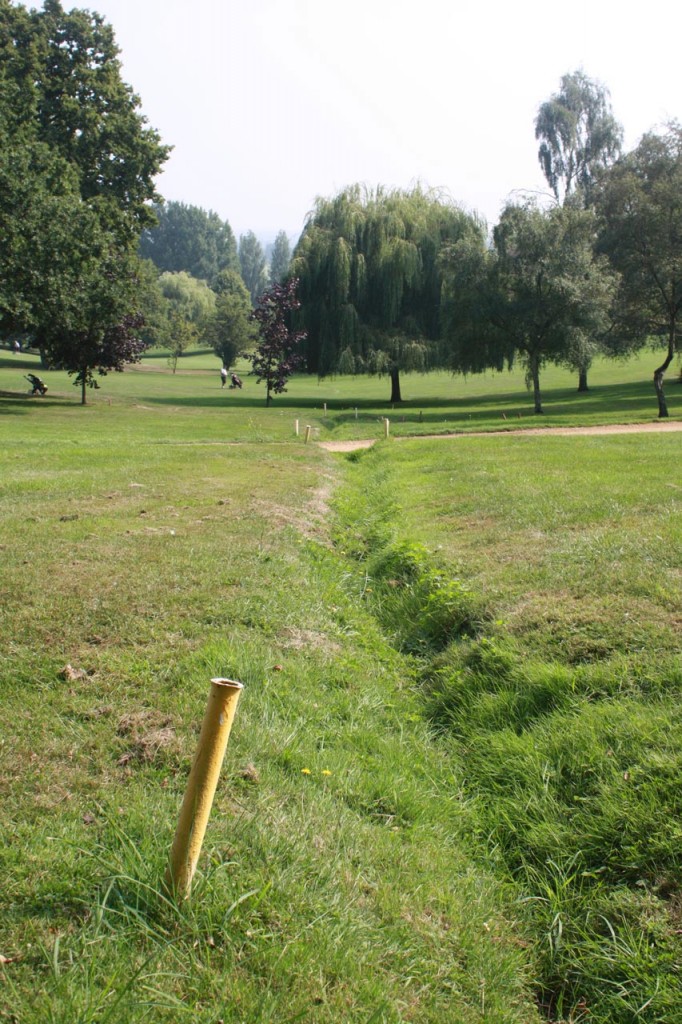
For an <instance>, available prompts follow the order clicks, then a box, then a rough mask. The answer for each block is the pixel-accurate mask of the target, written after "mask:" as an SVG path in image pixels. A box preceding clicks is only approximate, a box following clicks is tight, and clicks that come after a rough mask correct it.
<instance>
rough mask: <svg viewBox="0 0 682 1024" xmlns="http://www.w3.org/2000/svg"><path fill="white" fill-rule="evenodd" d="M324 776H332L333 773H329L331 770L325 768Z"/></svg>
mask: <svg viewBox="0 0 682 1024" xmlns="http://www.w3.org/2000/svg"><path fill="white" fill-rule="evenodd" d="M322 774H323V775H331V772H330V771H329V769H328V768H323V769H322Z"/></svg>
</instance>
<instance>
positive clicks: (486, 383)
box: [0, 351, 682, 442]
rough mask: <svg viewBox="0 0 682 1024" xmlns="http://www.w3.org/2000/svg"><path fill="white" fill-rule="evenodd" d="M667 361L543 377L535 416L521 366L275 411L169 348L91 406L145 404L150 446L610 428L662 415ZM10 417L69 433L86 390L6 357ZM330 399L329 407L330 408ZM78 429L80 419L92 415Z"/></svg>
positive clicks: (112, 379)
mask: <svg viewBox="0 0 682 1024" xmlns="http://www.w3.org/2000/svg"><path fill="white" fill-rule="evenodd" d="M659 361H660V354H659V353H658V352H655V351H644V352H642V353H640V354H638V355H637V356H634V357H633V358H631V359H629V360H628V361H627V362H614V361H611V360H605V359H600V360H597V361H596V362H595V365H594V367H593V368H592V370H591V371H590V390H589V391H588V392H587V393H586V394H578V392H577V388H576V380H575V374H573V373H572V372H570V371H568V370H565V369H563V368H561V367H547V369H546V370H545V371H544V372H543V394H544V407H545V415H543V416H536V415H534V413H533V406H532V395H531V394H530V393H529V392H528V390H527V389H526V387H525V384H524V375H523V372H522V370H521V369H515V370H514V371H513V372H511V373H509V372H504V373H486V374H482V375H478V376H472V377H468V378H462V377H453V376H452V375H450V374H447V373H443V372H434V373H429V374H405V375H404V376H403V388H402V393H403V399H404V401H403V403H402V404H401V405H400V406H399V407H396V408H392V407H391V406H390V404H389V402H388V397H389V395H390V382H389V380H388V378H382V379H377V378H373V377H364V376H360V377H333V378H326V379H324V380H322V381H318V379H317V378H316V377H308V376H294V377H293V378H292V379H291V381H290V382H289V388H288V391H287V393H286V394H284V395H281V396H278V397H276V398H275V399H274V401H273V405H272V407H271V408H270V409H266V408H265V402H264V394H265V393H264V386H263V385H257V384H256V382H255V379H254V378H253V377H251V376H249V375H248V366H246V365H245V366H243V367H240V373H241V374H242V377H243V379H244V388H243V390H242V391H232V390H230V389H229V388H226V389H224V390H222V389H221V387H220V379H219V367H220V363H219V360H218V359H217V358H216V356H215V355H214V354H213V353H208V352H205V351H200V352H197V353H194V354H191V355H188V356H185V357H183V358H182V359H181V360H180V361H179V363H178V370H177V373H175V374H171V373H170V371H169V370H168V367H167V363H166V358H165V355H164V354H163V353H153V354H151V355H149V356H147V357H145V359H144V360H143V362H142V363H141V364H140V365H138V366H134V367H131V368H130V369H129V370H127V371H126V372H125V373H124V374H109V375H107V376H106V377H105V378H103V379H101V388H100V390H99V391H91V392H89V394H88V401H89V403H91V405H99V404H101V403H104V404H105V405H107V407H108V408H110V409H111V413H110V421H111V422H114V423H116V425H117V427H118V426H119V425H120V428H121V429H123V430H125V429H127V426H126V424H127V422H128V414H129V412H130V410H131V408H137V411H138V412H139V413H140V416H139V417H138V418H136V420H135V422H136V424H138V429H139V428H142V429H143V430H144V434H145V436H146V437H147V438H149V439H157V440H160V441H161V440H165V441H172V440H173V439H174V438H176V437H178V438H186V436H187V434H189V435H190V436H191V437H192V438H193V439H194V440H196V441H199V440H201V441H204V442H207V441H211V440H213V441H215V440H222V439H224V438H226V437H228V438H230V439H232V440H238V441H256V442H261V441H289V440H291V438H292V437H293V434H294V422H295V420H296V419H298V420H299V421H300V428H301V431H303V429H304V427H305V425H306V424H310V425H311V427H312V428H313V437H314V439H318V440H345V439H354V438H367V437H373V438H381V437H383V433H384V428H383V423H382V417H384V416H386V415H388V416H389V419H390V421H391V434H392V435H393V436H397V437H399V436H408V435H419V434H432V433H436V434H442V433H452V432H460V433H461V432H465V433H466V432H472V431H474V432H475V431H500V430H518V429H533V428H537V427H538V426H540V427H547V426H571V425H574V424H575V423H578V422H579V423H581V424H583V425H592V424H602V423H638V422H651V421H653V420H655V419H656V418H657V409H658V407H657V404H656V400H655V395H654V390H653V384H652V377H653V370H654V368H655V366H657V365H658V362H659ZM29 371H33V372H38V373H39V374H40V375H41V376H42V377H43V378H44V380H45V382H46V383H47V384H48V387H49V392H48V395H47V396H46V397H45V398H41V399H38V398H30V399H29V398H28V396H27V394H26V391H27V388H28V385H27V383H26V381H25V380H24V379H23V374H25V373H26V372H29ZM0 394H2V395H3V399H2V403H1V405H2V409H0V412H1V411H2V410H5V411H12V412H13V413H15V414H16V415H18V416H23V415H25V414H26V412H27V408H28V407H30V406H31V405H34V404H36V403H38V402H40V403H41V404H43V405H48V406H49V407H50V408H51V409H52V410H53V412H55V413H57V412H58V411H59V412H60V419H59V423H60V428H61V429H68V428H69V423H70V422H71V420H72V418H73V414H74V410H77V409H78V408H79V406H78V402H79V392H78V390H77V389H76V388H74V387H73V386H72V384H71V382H70V379H69V378H68V376H67V375H66V374H65V373H61V372H57V371H45V372H43V371H42V370H40V368H39V364H38V360H37V357H35V356H31V355H26V356H23V355H22V356H20V357H17V356H14V355H11V354H7V355H3V354H0ZM666 396H667V399H668V407H669V412H670V416H671V418H673V419H675V418H679V417H680V416H682V386H681V385H680V384H679V382H678V380H677V372H676V370H675V372H673V371H672V370H671V372H669V374H668V378H667V382H666ZM325 404H326V407H327V408H326V412H325ZM77 422H78V423H80V422H82V416H81V418H80V419H79V420H77Z"/></svg>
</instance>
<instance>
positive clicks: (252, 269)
mask: <svg viewBox="0 0 682 1024" xmlns="http://www.w3.org/2000/svg"><path fill="white" fill-rule="evenodd" d="M239 267H240V271H241V275H242V280H243V281H244V284H245V285H246V287H247V288H248V290H249V295H250V296H251V302H252V303H253V305H254V306H255V305H256V303H257V302H258V300H259V298H260V296H261V295H262V294H263V292H264V291H265V289H266V288H267V286H268V266H267V261H266V259H265V253H264V252H263V246H262V245H261V244H260V242H259V241H258V239H257V238H256V236H255V235H254V233H253V231H247V232H246V234H245V235H240V236H239Z"/></svg>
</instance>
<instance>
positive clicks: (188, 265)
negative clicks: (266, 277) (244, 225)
mask: <svg viewBox="0 0 682 1024" xmlns="http://www.w3.org/2000/svg"><path fill="white" fill-rule="evenodd" d="M154 212H155V214H156V217H157V220H158V224H156V225H154V226H152V227H148V228H146V229H145V230H144V231H143V233H142V237H141V238H140V254H141V255H142V256H143V257H144V258H146V259H150V260H152V262H153V263H154V264H155V265H156V266H157V267H158V268H159V270H161V271H170V272H172V273H178V272H180V271H185V273H187V274H190V275H191V276H192V277H196V278H199V279H200V280H203V281H207V282H208V283H209V285H211V286H213V285H214V284H215V281H216V279H217V277H218V274H219V273H220V272H221V270H239V259H238V257H237V243H236V241H235V237H234V234H233V233H232V228H231V227H230V225H229V223H228V222H227V221H223V220H221V219H220V217H219V216H218V214H217V213H213V211H208V212H207V211H206V210H202V209H201V207H199V206H189V205H187V204H185V203H178V202H167V203H164V204H163V205H159V204H157V205H156V206H155V207H154Z"/></svg>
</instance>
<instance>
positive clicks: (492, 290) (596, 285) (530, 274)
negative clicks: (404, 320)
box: [443, 203, 616, 413]
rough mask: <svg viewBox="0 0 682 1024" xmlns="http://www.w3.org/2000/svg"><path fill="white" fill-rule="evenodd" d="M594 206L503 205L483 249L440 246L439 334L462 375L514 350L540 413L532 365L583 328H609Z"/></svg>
mask: <svg viewBox="0 0 682 1024" xmlns="http://www.w3.org/2000/svg"><path fill="white" fill-rule="evenodd" d="M594 222H595V218H594V214H593V213H592V211H590V210H584V209H581V208H580V207H578V206H573V205H572V204H567V205H565V206H563V207H558V206H557V207H554V208H552V209H550V210H541V209H539V208H538V207H537V206H536V205H535V204H534V203H526V204H523V205H509V206H507V207H506V208H505V210H504V211H503V213H502V216H501V218H500V221H499V223H498V224H497V226H496V227H495V230H494V232H493V247H492V250H486V249H484V248H482V247H480V246H478V247H477V246H473V245H471V244H470V243H469V244H467V243H466V242H460V243H458V244H457V245H455V246H453V247H451V248H450V249H449V250H447V251H446V252H445V254H444V258H443V262H444V265H445V273H446V280H445V286H444V301H445V304H446V314H445V322H446V340H447V341H448V342H449V346H450V360H451V363H450V365H451V367H452V369H453V370H455V371H459V372H462V373H470V372H480V371H482V370H485V369H487V368H489V367H491V368H495V369H502V367H503V366H504V365H505V364H508V365H511V364H512V363H513V361H514V360H515V359H516V358H520V359H521V360H522V362H523V364H524V366H525V368H526V373H527V380H528V383H529V385H530V386H532V388H533V395H534V407H535V412H536V413H541V412H542V397H541V392H540V370H541V369H542V367H543V365H544V364H546V363H559V362H565V361H566V360H567V358H569V357H570V353H571V350H572V348H573V347H574V346H575V345H576V344H577V343H579V341H580V338H581V336H582V335H588V336H590V335H592V334H595V333H599V332H603V331H605V330H606V329H607V328H608V324H609V319H608V317H609V312H610V308H611V304H612V301H613V294H614V290H615V287H616V279H615V276H614V275H613V274H612V273H611V271H610V270H609V268H608V266H607V261H606V260H605V258H604V257H599V256H597V255H595V252H594V246H593V239H594V230H595V223H594Z"/></svg>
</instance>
